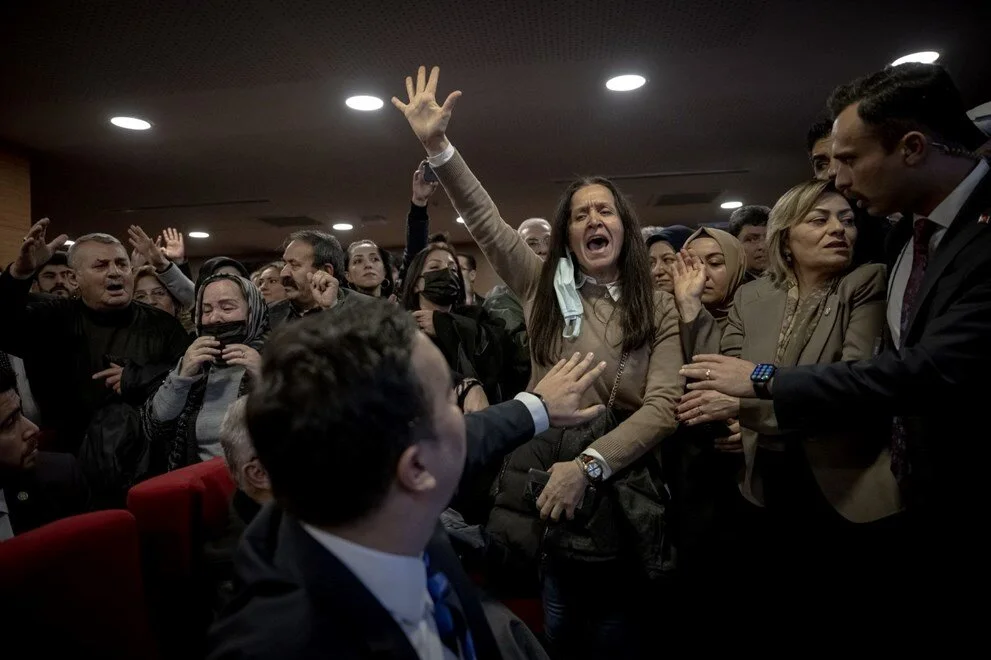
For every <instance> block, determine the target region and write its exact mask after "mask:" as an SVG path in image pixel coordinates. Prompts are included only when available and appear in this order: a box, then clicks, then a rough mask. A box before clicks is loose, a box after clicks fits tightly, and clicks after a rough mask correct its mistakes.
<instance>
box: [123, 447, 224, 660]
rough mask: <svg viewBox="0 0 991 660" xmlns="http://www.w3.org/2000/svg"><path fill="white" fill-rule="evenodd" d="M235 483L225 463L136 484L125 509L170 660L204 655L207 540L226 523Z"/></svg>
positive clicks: (207, 614)
mask: <svg viewBox="0 0 991 660" xmlns="http://www.w3.org/2000/svg"><path fill="white" fill-rule="evenodd" d="M233 492H234V483H233V481H232V480H231V478H230V475H229V474H228V472H227V468H226V466H225V465H224V462H223V460H222V459H219V458H217V459H213V460H210V461H206V462H204V463H198V464H196V465H191V466H189V467H186V468H183V469H181V470H176V471H174V472H169V473H168V474H163V475H161V476H158V477H155V478H153V479H149V480H147V481H144V482H142V483H140V484H137V485H136V486H134V487H133V488H131V490H130V491H129V492H128V494H127V508H128V510H130V511H131V513H133V514H134V517H135V518H136V519H137V521H138V530H139V531H140V533H141V545H142V551H143V554H144V569H145V578H146V581H147V584H148V595H149V603H150V606H151V612H152V620H153V621H154V623H155V629H156V633H157V635H158V637H159V640H160V643H161V645H162V648H163V650H164V652H165V654H166V655H167V656H169V657H192V656H196V655H197V654H200V653H201V651H202V644H203V641H204V636H205V633H206V629H207V627H208V626H209V624H210V620H211V616H212V613H211V610H210V607H211V604H212V601H211V591H210V589H211V585H209V584H208V580H207V579H206V577H205V576H204V574H203V565H202V561H201V553H202V548H203V541H204V539H205V538H207V535H208V534H209V533H210V532H211V531H215V530H217V529H218V528H220V529H222V528H223V526H224V525H226V522H227V512H228V510H229V505H230V497H231V495H232V494H233Z"/></svg>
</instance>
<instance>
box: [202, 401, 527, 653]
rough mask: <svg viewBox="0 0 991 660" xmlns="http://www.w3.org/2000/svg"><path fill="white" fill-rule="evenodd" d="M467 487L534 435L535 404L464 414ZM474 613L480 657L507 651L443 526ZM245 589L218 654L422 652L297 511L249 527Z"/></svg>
mask: <svg viewBox="0 0 991 660" xmlns="http://www.w3.org/2000/svg"><path fill="white" fill-rule="evenodd" d="M465 422H466V426H467V435H468V457H467V460H466V464H465V474H464V476H463V477H462V483H464V481H465V480H466V479H471V478H472V475H473V474H476V473H477V470H478V469H480V468H481V467H483V466H484V464H485V463H487V462H488V461H491V460H494V459H496V458H498V457H499V456H501V455H502V454H504V453H506V452H508V451H510V450H511V449H513V448H514V447H516V446H518V445H520V444H522V443H524V442H526V441H527V440H529V439H530V438H531V437H533V431H534V428H533V419H532V418H531V416H530V413H529V411H527V409H526V406H524V405H523V404H521V403H519V402H517V401H511V402H507V403H504V404H501V405H498V406H492V407H491V408H488V409H486V410H484V411H482V412H480V413H473V414H471V415H466V416H465ZM426 551H427V552H428V553H429V554H430V558H431V563H432V566H435V567H437V568H438V570H440V571H443V572H444V573H445V574H446V575H447V577H448V579H449V580H450V582H451V586H452V588H453V592H454V595H453V596H452V597H453V598H456V600H457V602H458V604H459V606H460V608H461V610H462V611H463V612H464V613H465V617H466V619H467V623H468V627H469V629H470V630H471V634H472V639H473V641H474V643H475V651H476V654H477V657H478V658H480V659H484V658H500V657H502V656H501V654H500V652H499V649H498V646H497V643H496V640H495V637H494V635H493V633H492V630H491V628H490V627H489V624H488V622H487V621H486V618H485V614H484V612H483V611H482V606H481V603H480V601H479V599H478V595H477V594H476V592H475V588H474V586H473V585H472V584H471V581H470V580H469V579H468V577H467V575H465V572H464V570H463V569H462V568H461V565H460V562H459V561H458V558H457V555H455V553H454V550H453V549H452V548H451V545H450V542H449V541H448V539H447V534H446V533H445V532H444V531H443V528H442V527H441V526H440V525H438V526H437V527H436V529H435V531H434V535H433V537H432V538H431V540H430V543H429V544H428V545H427V548H426ZM235 565H236V569H237V572H238V575H239V577H240V578H241V580H242V581H243V582H244V585H245V587H244V589H243V591H241V592H240V593H239V594H238V595H237V596H236V597H235V598H234V600H233V601H232V602H231V604H230V606H229V607H228V609H227V610H226V611H225V613H224V616H223V617H222V618H221V619H220V620H219V621H218V622H217V624H216V625H215V626H214V628H213V630H212V631H211V633H210V642H209V647H210V655H209V657H210V658H214V659H217V660H220V659H226V658H272V659H275V658H279V659H282V658H287V659H293V658H382V659H383V660H384V659H386V658H389V659H393V658H400V659H405V660H417V655H416V652H415V651H414V649H413V647H412V646H411V645H410V643H409V640H408V639H407V638H406V635H405V633H403V630H402V628H401V627H400V626H399V624H397V623H396V622H395V620H394V619H393V618H392V616H391V615H390V614H389V612H388V611H387V610H386V609H385V608H384V607H382V605H381V603H379V601H378V599H376V598H375V596H373V595H372V594H371V592H369V591H368V589H366V588H365V586H364V585H363V584H362V583H361V581H360V580H358V578H357V577H356V576H355V575H354V574H353V573H351V571H349V570H348V569H347V567H346V566H345V565H344V564H342V563H341V562H340V561H339V560H338V559H337V558H336V557H335V556H334V555H333V554H332V553H330V552H328V551H327V550H326V549H325V548H324V547H323V546H321V545H320V544H319V543H318V542H317V541H316V540H314V539H313V538H312V537H311V536H310V535H309V534H308V533H307V532H306V530H304V529H303V527H302V525H300V523H299V521H298V520H296V519H295V518H294V517H293V516H291V515H289V514H287V513H283V512H282V511H281V510H279V509H278V508H277V507H275V506H272V505H269V506H267V507H265V508H264V509H262V511H261V513H259V514H258V516H257V517H256V518H255V520H254V521H253V522H252V523H251V525H250V526H249V527H248V530H247V532H246V533H245V536H244V540H243V542H242V544H241V547H240V548H239V549H238V555H237V557H236V560H235Z"/></svg>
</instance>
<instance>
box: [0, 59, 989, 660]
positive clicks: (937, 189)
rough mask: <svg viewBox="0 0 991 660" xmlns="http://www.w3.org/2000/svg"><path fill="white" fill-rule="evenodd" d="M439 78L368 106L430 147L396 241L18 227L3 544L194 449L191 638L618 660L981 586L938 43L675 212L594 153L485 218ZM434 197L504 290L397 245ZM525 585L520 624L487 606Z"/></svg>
mask: <svg viewBox="0 0 991 660" xmlns="http://www.w3.org/2000/svg"><path fill="white" fill-rule="evenodd" d="M438 84H439V70H438V69H436V68H434V69H433V70H431V71H429V72H428V71H427V70H426V69H425V68H423V67H421V68H420V69H419V71H418V72H417V73H416V74H415V75H414V76H411V77H409V78H407V79H406V96H405V100H400V99H399V98H394V99H393V104H394V105H395V106H396V108H398V110H399V111H401V112H402V114H403V115H404V117H405V118H406V120H407V121H408V123H409V126H410V128H411V130H412V132H413V133H414V135H415V137H416V138H417V139H418V140H419V142H420V143H421V145H422V146H423V148H424V150H425V153H426V159H425V160H424V161H423V162H421V164H420V166H419V167H418V168H417V169H416V171H415V172H414V173H413V181H412V195H411V206H410V211H409V215H408V217H407V221H406V244H405V249H404V251H403V253H402V254H401V255H396V254H393V253H391V252H389V251H388V250H386V249H384V248H383V247H381V246H379V245H377V244H376V243H374V242H373V241H370V240H358V241H355V242H354V243H352V244H350V245H349V246H347V248H344V247H343V246H342V245H341V244H340V242H339V241H338V240H337V238H335V237H334V236H333V235H331V234H328V233H325V232H321V231H314V230H304V231H298V232H295V233H292V234H291V235H289V236H288V237H287V238H286V241H285V243H284V245H283V252H282V255H281V259H280V260H278V261H269V262H265V263H261V264H254V263H253V264H243V263H241V262H239V261H238V260H236V259H233V258H230V257H226V256H217V257H214V258H212V259H209V260H207V261H205V262H203V263H202V264H201V265H200V266H199V268H198V271H197V273H196V277H195V278H194V277H193V274H192V272H191V270H190V266H189V263H188V261H187V260H186V255H185V246H184V241H183V235H182V234H181V233H180V232H178V231H177V230H175V229H171V228H170V229H165V230H164V231H163V232H162V233H161V235H160V236H158V237H155V238H153V237H152V236H151V235H149V234H147V233H146V232H145V231H144V230H143V229H142V228H141V227H138V226H132V227H131V228H130V230H129V232H128V237H127V246H128V247H129V248H130V250H128V247H125V244H124V243H122V242H121V241H120V240H119V239H117V238H115V237H113V236H111V235H108V234H105V233H90V234H86V235H83V236H79V237H78V238H76V239H75V242H74V243H73V244H72V245H71V246H70V247H69V248H68V249H67V250H66V249H64V245H65V243H66V241H67V236H65V235H62V236H58V237H50V236H49V235H48V234H49V231H48V229H49V221H48V220H47V219H43V220H41V221H39V222H37V223H36V224H35V225H34V226H33V227H31V229H30V231H29V232H28V233H27V235H26V236H25V238H24V241H23V244H22V245H21V246H20V252H19V255H18V257H17V259H16V260H15V261H14V262H13V263H12V264H10V265H9V266H8V267H7V268H6V269H5V270H4V272H3V273H2V275H0V310H2V311H3V322H2V323H0V349H2V351H0V358H2V363H0V541H3V540H5V539H8V538H11V537H13V536H15V535H17V534H22V533H25V532H27V531H29V530H31V529H33V528H35V527H38V526H40V525H43V524H45V523H47V522H51V521H52V520H55V519H58V518H61V517H65V516H69V515H73V514H75V513H79V512H82V511H87V510H91V509H93V508H110V507H119V506H122V505H123V502H124V497H125V496H126V493H127V490H128V488H130V487H131V486H133V485H134V484H136V483H138V482H140V481H142V480H145V479H148V478H150V477H152V476H154V475H157V474H162V473H164V472H167V471H171V470H177V469H182V468H183V467H185V466H189V465H191V464H194V463H197V462H200V461H205V460H209V459H212V458H216V457H223V459H224V460H225V461H226V463H227V465H228V467H229V469H230V472H231V475H232V477H233V479H234V481H235V483H236V485H237V491H236V493H235V496H234V501H233V503H232V513H231V529H230V530H228V532H229V534H228V535H227V536H226V537H225V538H224V539H211V540H209V542H208V544H207V545H208V548H207V551H209V552H211V553H213V554H214V555H219V556H220V557H221V562H220V564H221V565H222V566H223V568H222V569H221V570H220V571H218V576H217V580H216V581H217V593H218V603H221V604H223V607H220V606H218V614H217V621H216V623H215V625H214V627H213V630H212V632H211V635H210V647H211V657H214V658H235V657H256V658H263V657H264V658H267V657H273V658H274V657H280V658H283V657H292V658H303V657H318V656H322V654H323V653H324V652H326V649H332V650H333V652H334V654H335V655H336V656H339V657H354V658H358V657H371V656H372V655H375V654H376V653H378V654H381V655H384V656H387V657H408V658H414V657H416V658H423V659H426V658H430V659H434V658H436V659H440V658H448V659H449V658H464V659H471V658H476V657H477V658H489V657H547V656H550V657H552V658H555V659H556V658H568V659H571V658H583V657H593V658H606V657H609V658H637V657H652V656H654V655H657V652H658V651H657V649H658V648H660V647H659V646H658V644H660V643H661V642H660V641H659V639H661V638H663V637H664V636H665V635H667V636H668V637H669V638H673V637H675V636H676V635H677V634H678V631H676V630H674V629H672V628H673V624H672V623H671V622H674V621H680V622H682V623H684V622H685V621H690V620H691V619H692V618H693V616H692V614H691V613H692V612H695V611H700V612H704V613H705V614H707V615H708V616H707V617H706V616H705V615H703V617H704V618H705V619H706V620H707V621H708V622H709V623H710V624H711V625H718V623H717V621H718V619H720V618H722V617H727V618H733V619H735V618H736V617H739V616H740V615H741V609H740V608H741V605H740V603H741V602H742V601H746V600H747V599H753V602H755V603H757V602H761V603H765V604H766V603H774V607H775V609H774V610H762V612H761V616H762V617H767V618H768V619H769V620H778V621H781V622H783V621H790V620H791V619H792V618H793V617H798V616H810V614H809V613H811V612H816V613H817V614H816V616H820V614H819V613H820V612H824V611H829V609H830V608H832V607H834V606H836V607H838V606H837V605H836V604H837V603H842V608H845V609H844V612H846V614H845V615H844V616H851V613H852V612H860V611H861V610H860V608H861V607H862V608H864V609H863V611H864V612H871V611H872V614H871V616H872V617H878V619H877V620H878V621H881V620H884V615H885V614H886V613H890V612H887V610H888V608H889V607H895V606H897V607H899V608H903V610H905V611H909V612H914V611H915V610H916V609H917V608H919V607H920V605H921V604H922V603H924V602H925V601H924V599H922V598H921V597H920V596H919V594H920V593H926V594H929V593H935V592H939V593H946V592H945V591H940V590H941V589H946V588H950V587H952V586H956V587H959V586H960V585H962V584H964V583H966V582H967V581H971V582H973V583H975V584H977V580H979V579H980V578H981V576H982V575H983V570H982V568H981V566H982V565H983V563H984V562H983V553H982V552H981V550H982V549H983V547H984V543H983V541H982V538H983V537H982V535H981V534H980V533H979V529H980V525H979V522H978V521H979V518H978V515H979V512H980V511H981V510H982V509H981V505H980V502H981V501H982V499H981V498H980V493H981V492H982V484H983V480H982V476H983V473H982V471H983V466H984V465H985V464H986V462H985V451H984V443H983V442H982V441H980V440H979V437H978V438H977V439H973V438H974V436H975V434H976V435H978V436H979V435H980V434H981V430H980V429H981V426H980V423H979V420H977V419H976V412H978V411H979V410H980V405H981V402H982V401H983V400H984V399H985V398H986V396H985V395H986V392H987V386H986V381H985V376H984V375H985V373H987V372H988V371H989V369H988V367H989V366H991V365H989V364H988V362H989V356H991V352H989V351H988V350H987V347H986V345H985V341H984V338H985V336H986V333H987V331H988V330H989V329H991V224H989V217H991V176H989V175H988V170H989V165H988V161H987V160H986V159H985V158H984V157H983V156H982V155H981V153H982V149H985V150H986V148H987V145H986V143H987V141H988V136H987V135H984V134H983V133H982V132H981V130H979V129H978V128H977V127H976V126H975V125H974V124H973V123H972V122H971V121H970V120H969V119H968V118H967V116H966V113H965V111H964V105H963V102H962V100H961V97H960V94H959V92H958V91H957V89H956V87H955V86H954V84H953V82H952V80H951V79H950V77H949V76H948V74H947V73H946V71H945V70H944V69H942V68H941V67H939V66H937V65H927V64H905V65H902V66H898V67H888V68H886V69H884V70H883V71H880V72H877V73H874V74H871V75H869V76H866V77H864V78H860V79H858V80H856V81H854V82H851V83H849V84H844V85H841V86H839V87H837V88H836V90H835V91H834V92H833V93H832V95H831V96H830V97H829V99H828V102H827V104H826V106H827V111H828V117H826V118H825V119H823V120H821V121H818V122H816V124H815V125H814V126H813V127H812V129H811V130H810V131H809V135H808V140H807V145H806V146H807V155H808V157H809V161H810V164H811V167H812V174H813V176H812V177H810V179H809V180H806V181H801V182H797V183H796V184H795V185H794V186H791V187H790V188H789V189H788V190H787V191H786V192H784V194H782V195H781V197H780V198H779V199H777V200H776V201H774V203H773V204H771V205H770V206H759V205H752V206H744V207H742V208H739V209H737V210H736V211H734V212H733V213H732V215H731V216H730V218H729V222H728V224H720V223H716V222H713V223H711V224H706V225H703V226H700V227H696V228H689V227H684V226H677V225H676V226H668V227H641V226H640V223H639V221H638V219H637V215H636V212H635V209H634V208H633V206H631V204H630V203H629V202H628V201H627V200H626V198H625V197H624V196H623V194H622V192H621V191H620V190H619V189H618V187H617V186H616V185H615V183H614V182H612V181H610V180H608V179H605V178H601V177H584V178H579V179H577V180H575V181H574V182H573V183H572V184H571V185H570V186H569V187H568V188H567V189H566V190H565V191H564V192H563V194H562V196H561V198H560V200H559V202H558V204H557V207H556V209H555V210H554V212H553V214H552V215H550V216H548V219H547V220H544V219H542V218H530V219H526V220H524V221H522V222H519V223H515V222H514V223H510V222H508V221H507V220H506V219H504V218H503V216H502V215H501V214H500V212H499V209H498V207H497V206H496V202H495V201H494V200H493V199H492V198H491V197H490V196H489V194H488V192H487V191H486V189H485V188H484V187H483V185H482V183H481V182H480V181H479V180H478V179H477V178H476V176H475V175H474V173H473V172H472V170H471V169H470V168H469V166H468V164H467V161H466V158H467V156H469V154H462V153H461V152H460V151H458V149H457V148H456V147H455V146H454V143H453V142H452V141H451V139H450V137H449V135H448V127H449V123H450V121H451V119H452V116H453V114H454V109H455V106H456V103H457V100H458V99H459V98H460V95H461V93H460V92H452V93H451V94H450V95H448V96H447V97H446V99H445V100H443V102H441V101H440V97H438V96H437V89H438ZM428 172H429V173H430V174H431V176H430V177H427V176H426V174H427V173H428ZM434 177H435V178H436V179H437V181H430V180H429V179H430V178H434ZM441 187H442V188H443V190H444V192H445V193H446V194H447V196H448V197H449V198H450V200H451V202H452V204H453V205H454V207H455V209H456V210H457V211H458V213H459V214H460V215H461V217H462V218H463V219H464V222H465V225H466V227H467V228H468V230H469V231H470V233H471V236H472V238H473V239H474V241H475V242H476V243H477V246H478V248H479V249H480V250H481V253H482V254H483V255H484V257H485V258H486V259H487V260H488V262H489V263H490V264H491V266H492V268H493V269H494V270H495V273H496V274H497V275H498V276H499V277H500V278H501V280H502V281H503V282H504V283H505V284H504V285H501V286H499V287H496V288H494V289H492V290H491V291H482V290H479V287H478V284H477V280H476V274H477V271H478V261H477V260H476V257H475V256H473V255H471V254H467V253H459V251H458V250H457V248H456V246H454V245H452V244H451V243H450V241H449V239H448V237H447V236H445V235H442V234H441V235H430V233H429V218H428V215H427V207H428V203H429V201H430V199H431V197H432V196H433V195H434V194H435V193H436V192H437V190H438V188H441ZM769 201H770V200H769ZM514 225H515V226H514ZM717 225H718V226H717ZM249 266H250V267H251V268H249ZM252 268H253V269H254V270H253V272H252V270H251V269H252ZM25 493H30V494H31V495H30V500H31V503H32V505H31V506H30V507H27V506H25V501H26V500H27V499H28V498H27V497H24V498H22V497H21V494H25ZM15 494H16V495H15ZM469 573H470V574H472V575H473V576H475V577H476V578H477V579H476V581H478V578H479V576H481V578H480V579H481V582H482V584H483V585H484V595H480V594H479V592H478V590H477V589H476V587H475V586H474V585H473V584H472V582H471V581H470V580H469V578H468V574H469ZM538 595H539V598H540V599H541V601H542V606H543V612H544V626H545V629H544V631H543V635H542V637H541V638H540V639H539V640H538V639H537V638H536V637H534V636H533V635H530V634H529V633H526V634H523V633H520V631H519V626H518V625H517V624H519V622H518V621H516V620H515V618H514V617H513V615H512V614H511V613H509V611H508V610H506V608H504V607H503V606H502V605H501V604H500V602H499V601H500V600H505V599H509V598H519V597H525V596H538ZM851 600H853V601H857V602H855V603H854V604H852V605H851V604H850V601H851ZM675 610H677V611H678V615H675V614H674V611H675ZM795 610H798V611H795ZM915 613H917V612H915ZM833 614H834V615H835V614H836V613H835V612H834V613H833ZM827 616H828V615H827ZM905 616H906V617H907V616H908V615H905ZM820 625H822V626H823V629H828V628H829V627H830V626H831V625H832V622H831V621H829V620H828V619H824V620H822V623H821V624H820ZM658 626H661V627H662V628H666V630H664V631H662V633H661V634H658V632H657V629H658ZM510 630H512V631H515V632H507V631H510ZM524 630H525V628H524Z"/></svg>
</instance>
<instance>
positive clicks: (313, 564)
mask: <svg viewBox="0 0 991 660" xmlns="http://www.w3.org/2000/svg"><path fill="white" fill-rule="evenodd" d="M278 552H279V554H282V553H283V552H285V553H286V554H287V555H288V561H286V562H285V567H286V568H287V569H288V570H290V571H291V572H293V573H295V574H296V578H297V580H298V584H299V585H300V587H301V588H302V589H304V590H305V591H306V592H307V594H309V596H310V599H311V600H312V602H313V608H314V611H315V612H314V613H315V615H316V616H315V618H316V620H317V621H319V620H321V619H324V618H326V619H327V620H331V621H335V622H339V623H340V627H339V628H338V627H337V626H335V627H334V628H335V629H338V630H339V629H349V630H352V631H354V632H355V633H356V636H357V635H360V636H361V638H362V640H363V642H364V644H365V647H366V648H367V649H368V652H369V654H370V655H372V656H374V657H381V658H383V660H384V659H385V658H389V659H392V658H400V659H403V660H419V659H418V656H417V654H416V651H415V650H414V649H413V646H412V644H410V643H409V639H407V637H406V634H405V633H404V632H403V629H402V628H401V627H400V626H399V624H398V623H396V621H395V619H393V618H392V615H390V614H389V612H388V611H386V609H385V608H384V607H382V604H381V603H380V602H379V601H378V599H377V598H375V596H373V595H372V593H371V592H370V591H368V589H366V588H365V585H364V584H362V583H361V580H359V579H358V578H357V577H356V576H355V575H354V574H353V573H352V572H351V571H350V570H348V568H347V567H346V566H345V565H344V564H343V563H341V561H340V560H339V559H337V557H335V556H334V555H333V553H331V552H328V551H327V549H326V548H324V547H323V546H321V545H320V544H319V543H318V542H317V541H316V539H314V538H313V537H311V536H310V535H309V534H307V533H306V530H305V529H303V527H302V526H301V525H300V524H299V522H298V521H296V520H295V519H294V518H292V517H290V516H288V515H286V514H283V518H282V524H281V526H280V529H279V551H278ZM276 561H277V562H278V559H277V560H276ZM332 643H333V640H328V644H332ZM332 648H333V647H332V646H328V652H330V650H331V649H332Z"/></svg>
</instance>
